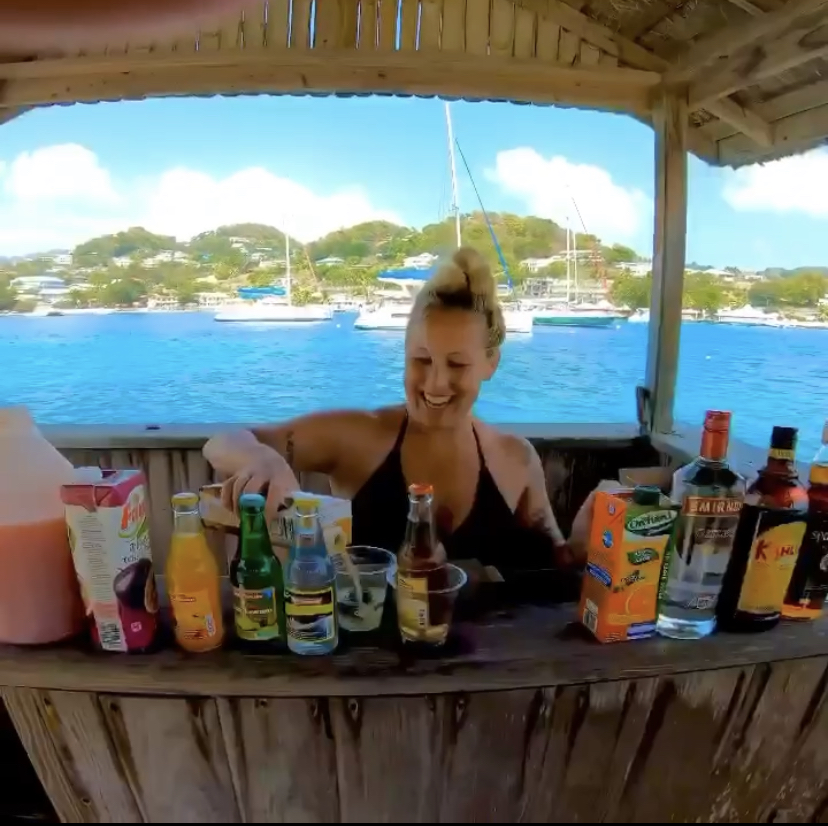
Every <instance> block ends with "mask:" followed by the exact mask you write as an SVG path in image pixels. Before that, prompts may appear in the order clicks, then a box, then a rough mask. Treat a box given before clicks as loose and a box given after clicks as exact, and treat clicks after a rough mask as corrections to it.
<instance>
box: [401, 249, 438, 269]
mask: <svg viewBox="0 0 828 826" xmlns="http://www.w3.org/2000/svg"><path fill="white" fill-rule="evenodd" d="M436 260H437V256H436V255H432V254H431V253H430V252H421V253H420V254H419V255H412V256H410V257H409V258H406V259H405V260H404V261H403V263H402V265H403V269H406V270H427V269H428V268H429V267H431V266H433V264H434V262H435V261H436Z"/></svg>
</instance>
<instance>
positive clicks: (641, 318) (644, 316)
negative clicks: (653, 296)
mask: <svg viewBox="0 0 828 826" xmlns="http://www.w3.org/2000/svg"><path fill="white" fill-rule="evenodd" d="M627 321H629V322H630V324H649V323H650V311H649V310H642V309H638V310H636V311H635V312H634V313H633V314H632V315H631V316H630V317H629V318H628V319H627Z"/></svg>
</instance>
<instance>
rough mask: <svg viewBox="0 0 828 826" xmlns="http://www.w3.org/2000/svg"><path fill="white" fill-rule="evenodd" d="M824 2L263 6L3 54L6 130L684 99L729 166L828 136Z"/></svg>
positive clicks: (295, 2)
mask: <svg viewBox="0 0 828 826" xmlns="http://www.w3.org/2000/svg"><path fill="white" fill-rule="evenodd" d="M827 70H828V0H787V2H785V0H588V2H582V0H261V2H260V3H259V4H258V5H257V6H256V7H255V8H254V9H253V10H252V11H248V12H246V13H245V14H244V15H242V16H240V17H234V18H232V19H228V20H218V21H216V22H215V24H214V25H211V26H210V27H208V28H204V27H202V29H201V30H200V31H194V32H192V33H191V34H189V35H184V36H181V37H179V38H177V39H176V40H175V41H174V42H156V43H126V42H120V43H110V44H109V45H108V46H107V48H105V49H102V50H101V49H99V50H89V51H87V52H82V53H79V54H75V55H68V56H44V55H27V56H26V57H25V58H21V57H19V56H16V57H9V56H7V57H6V59H5V60H2V59H0V123H2V122H3V121H5V120H8V119H10V118H12V117H14V116H16V115H17V114H19V113H20V112H21V111H25V110H26V109H28V108H31V107H36V106H47V105H52V104H65V103H73V102H76V101H86V102H92V101H99V100H123V99H130V100H132V99H141V98H147V97H157V96H170V95H212V94H260V93H278V94H339V95H364V94H403V95H421V96H432V95H439V96H443V97H453V98H464V99H469V100H484V99H485V100H513V101H516V102H524V103H538V104H550V103H554V104H559V105H568V106H579V107H585V108H593V109H602V110H610V111H622V112H628V113H630V114H632V115H634V116H636V117H638V118H640V119H642V120H649V118H650V113H651V110H652V102H653V100H654V99H655V98H656V96H657V95H658V94H659V92H660V91H661V89H663V88H669V89H674V90H681V91H682V93H683V92H684V91H685V90H686V92H687V94H688V99H689V103H690V106H689V108H690V111H691V114H690V122H691V129H690V146H691V149H692V150H693V151H694V152H695V153H696V154H697V155H699V156H700V157H703V158H705V159H706V160H709V161H711V162H713V163H716V164H721V165H733V166H735V165H740V164H744V163H750V162H753V161H757V160H762V159H768V158H775V157H781V156H783V155H786V154H791V153H794V152H798V151H802V150H805V149H808V148H811V147H814V146H817V145H820V144H821V143H823V142H824V141H825V140H826V138H828V80H827V79H825V77H824V76H825V74H826V71H827Z"/></svg>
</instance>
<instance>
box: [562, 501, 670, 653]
mask: <svg viewBox="0 0 828 826" xmlns="http://www.w3.org/2000/svg"><path fill="white" fill-rule="evenodd" d="M677 514H678V509H677V507H676V506H675V505H674V504H673V503H672V502H671V501H670V499H669V498H668V497H666V496H665V495H664V494H663V493H661V491H659V489H658V488H656V487H651V486H640V487H637V488H634V489H630V488H626V489H618V490H614V491H607V490H599V491H598V492H597V493H596V494H595V504H594V509H593V515H592V527H591V530H590V535H589V549H588V555H587V570H586V574H585V576H584V580H583V584H582V586H581V602H580V606H579V609H578V616H579V618H580V620H581V622H582V623H583V624H584V625H585V626H586V627H587V628H588V629H589V630H590V631H591V632H592V633H593V634H594V635H595V637H596V638H597V639H598V641H599V642H622V641H624V640H637V639H642V638H644V637H650V636H652V635H653V634H654V633H655V625H656V615H657V612H658V585H659V578H660V575H661V568H662V565H663V564H664V559H665V556H666V553H667V549H668V545H669V542H670V538H671V534H672V530H673V523H674V522H675V519H676V516H677Z"/></svg>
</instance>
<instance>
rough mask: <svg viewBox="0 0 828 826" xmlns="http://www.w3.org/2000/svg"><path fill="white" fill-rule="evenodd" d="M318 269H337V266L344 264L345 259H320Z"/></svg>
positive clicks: (333, 256)
mask: <svg viewBox="0 0 828 826" xmlns="http://www.w3.org/2000/svg"><path fill="white" fill-rule="evenodd" d="M315 263H316V266H317V267H335V266H336V265H337V264H344V263H345V259H344V258H337V257H336V256H335V255H329V256H328V257H327V258H320V259H319V260H318V261H316V262H315Z"/></svg>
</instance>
